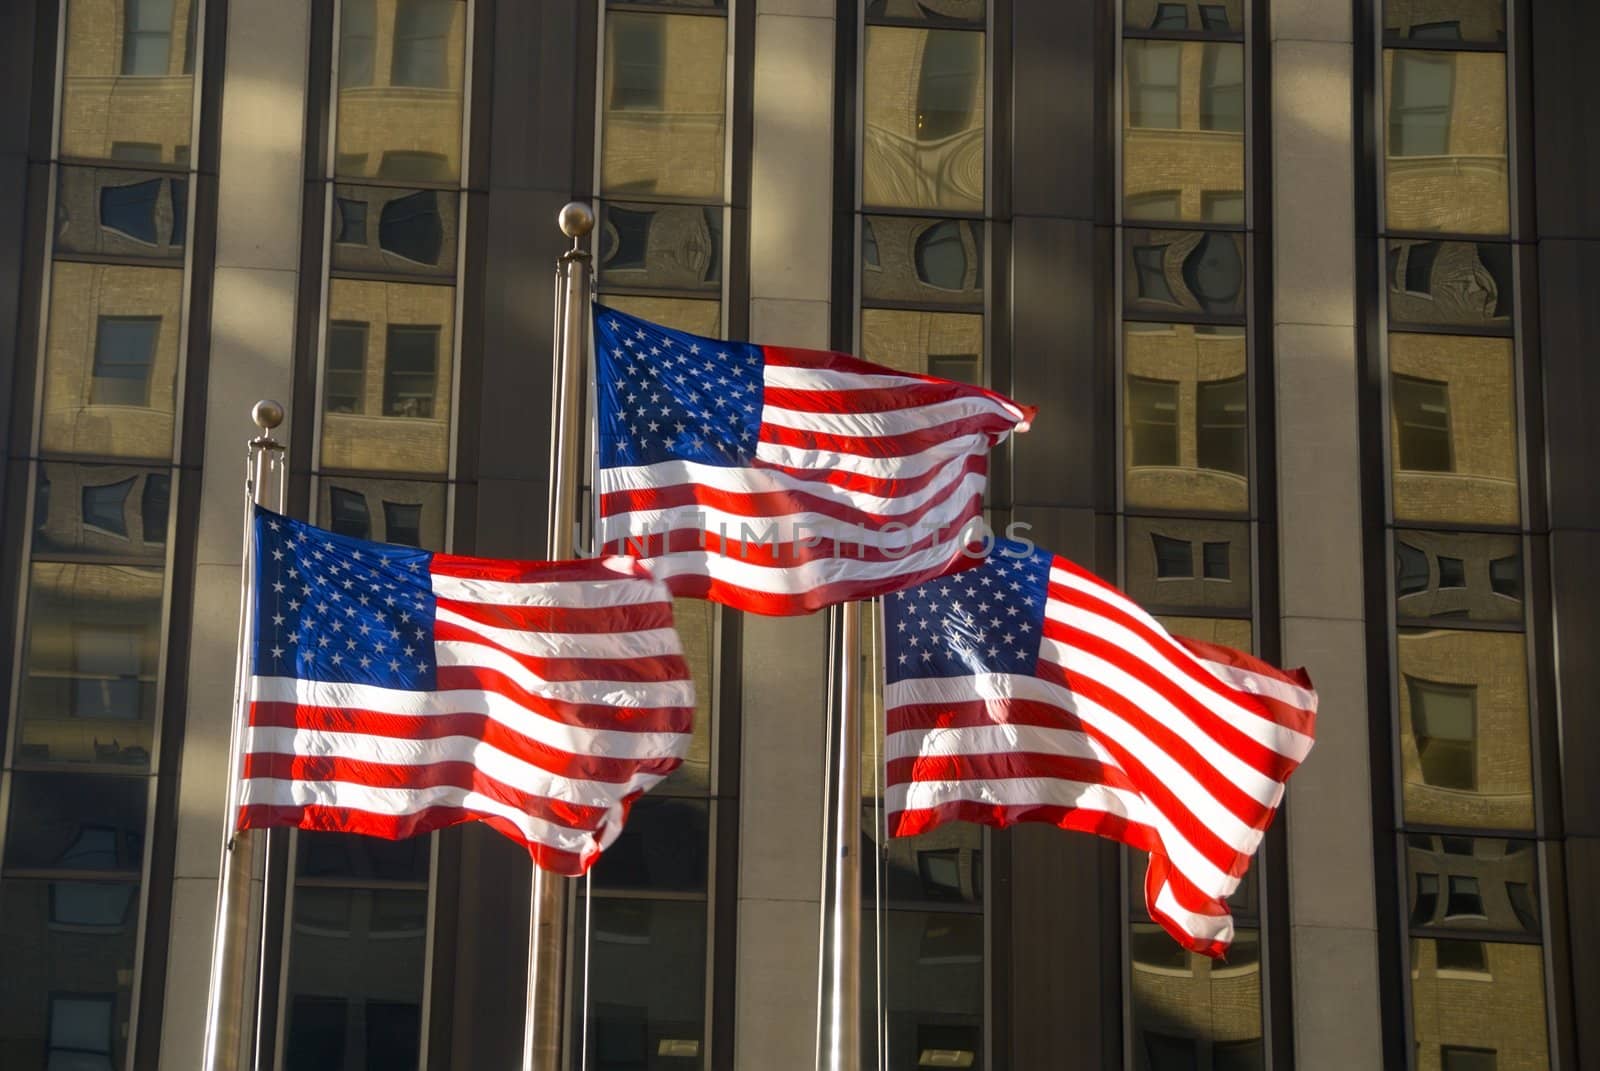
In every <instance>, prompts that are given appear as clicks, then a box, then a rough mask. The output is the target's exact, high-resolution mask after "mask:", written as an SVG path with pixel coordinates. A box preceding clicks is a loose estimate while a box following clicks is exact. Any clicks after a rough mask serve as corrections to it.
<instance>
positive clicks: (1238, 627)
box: [1153, 614, 1254, 652]
mask: <svg viewBox="0 0 1600 1071" xmlns="http://www.w3.org/2000/svg"><path fill="white" fill-rule="evenodd" d="M1153 616H1154V617H1155V619H1156V620H1157V621H1159V622H1161V627H1162V628H1164V629H1166V630H1167V631H1168V632H1170V633H1172V635H1174V636H1186V637H1188V638H1189V639H1191V640H1200V641H1201V642H1203V643H1217V644H1221V645H1222V646H1224V647H1232V648H1233V649H1234V650H1236V651H1247V652H1248V651H1250V650H1251V648H1252V647H1253V645H1254V639H1253V630H1252V628H1251V624H1250V619H1249V618H1247V617H1239V618H1232V617H1178V616H1174V615H1172V614H1154V615H1153Z"/></svg>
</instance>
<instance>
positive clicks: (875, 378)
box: [761, 362, 927, 390]
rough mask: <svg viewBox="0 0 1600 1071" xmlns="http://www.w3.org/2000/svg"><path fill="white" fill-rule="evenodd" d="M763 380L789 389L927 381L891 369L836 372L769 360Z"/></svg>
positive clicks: (854, 387)
mask: <svg viewBox="0 0 1600 1071" xmlns="http://www.w3.org/2000/svg"><path fill="white" fill-rule="evenodd" d="M761 382H762V384H763V385H764V386H768V387H779V388H783V389H786V390H882V389H885V388H887V389H889V390H893V389H894V388H896V387H913V386H917V385H919V384H923V383H926V382H927V381H926V380H922V379H913V378H911V377H910V376H897V375H895V374H894V373H892V372H884V373H873V372H836V371H831V370H829V369H826V368H796V367H793V366H791V365H776V364H772V363H770V362H767V363H765V364H763V365H762V368H761Z"/></svg>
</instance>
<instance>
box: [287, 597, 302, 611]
mask: <svg viewBox="0 0 1600 1071" xmlns="http://www.w3.org/2000/svg"><path fill="white" fill-rule="evenodd" d="M289 609H291V610H298V609H300V600H299V599H290V600H289Z"/></svg>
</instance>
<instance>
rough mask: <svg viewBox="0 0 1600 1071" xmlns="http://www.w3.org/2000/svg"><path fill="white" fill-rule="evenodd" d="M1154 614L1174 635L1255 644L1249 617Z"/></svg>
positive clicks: (1237, 645) (1241, 647)
mask: <svg viewBox="0 0 1600 1071" xmlns="http://www.w3.org/2000/svg"><path fill="white" fill-rule="evenodd" d="M1154 616H1155V619H1156V620H1157V621H1159V622H1161V627H1162V628H1164V629H1166V630H1167V631H1168V632H1170V633H1172V634H1173V635H1174V636H1187V637H1188V638H1189V639H1191V640H1199V641H1200V642H1202V643H1218V644H1221V645H1222V646H1224V647H1232V648H1233V649H1234V650H1236V651H1246V652H1248V651H1250V650H1251V649H1252V647H1253V646H1254V639H1253V636H1254V630H1253V628H1252V627H1251V624H1250V619H1249V618H1245V617H1239V618H1233V617H1176V616H1173V615H1170V614H1156V615H1154ZM1240 888H1243V886H1240Z"/></svg>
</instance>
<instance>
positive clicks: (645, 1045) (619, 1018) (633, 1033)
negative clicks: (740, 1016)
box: [576, 895, 706, 1071]
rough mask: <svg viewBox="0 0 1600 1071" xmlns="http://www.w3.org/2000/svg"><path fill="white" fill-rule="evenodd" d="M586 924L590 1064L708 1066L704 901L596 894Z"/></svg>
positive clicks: (581, 946) (583, 945)
mask: <svg viewBox="0 0 1600 1071" xmlns="http://www.w3.org/2000/svg"><path fill="white" fill-rule="evenodd" d="M582 910H583V909H582V905H580V908H579V911H580V917H582ZM587 923H588V933H587V935H586V936H587V940H585V941H580V942H578V943H577V944H576V947H577V949H578V950H579V953H578V954H579V955H580V956H585V955H586V956H587V959H588V963H587V972H588V979H589V994H588V996H589V1002H588V1021H587V1023H586V1024H585V1026H586V1028H587V1044H588V1050H589V1066H590V1067H594V1068H616V1069H619V1071H620V1069H623V1068H663V1069H667V1068H671V1069H683V1071H691V1069H698V1068H702V1067H704V1066H705V1020H706V1007H705V953H706V905H705V903H704V902H703V901H699V900H643V899H632V898H628V899H621V898H611V897H602V896H598V895H597V896H595V897H594V898H593V900H592V901H591V902H590V903H589V905H588V913H587ZM578 966H579V969H583V968H584V965H583V964H579V965H578ZM579 1014H581V1012H580V1013H579Z"/></svg>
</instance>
